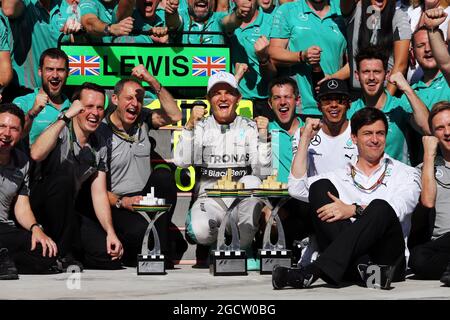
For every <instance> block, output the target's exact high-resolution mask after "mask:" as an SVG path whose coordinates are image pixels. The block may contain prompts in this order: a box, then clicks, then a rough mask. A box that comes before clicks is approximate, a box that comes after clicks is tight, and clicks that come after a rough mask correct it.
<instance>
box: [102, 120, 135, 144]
mask: <svg viewBox="0 0 450 320" xmlns="http://www.w3.org/2000/svg"><path fill="white" fill-rule="evenodd" d="M106 122H107V123H108V125H109V126H110V128H111V130H112V132H113V133H114V134H115V135H116V136H118V137H119V138H120V139H122V140H125V141H127V142H130V143H135V142H136V141H137V140H136V138H135V137H134V136H130V135H129V134H128V133H127V132H126V131H124V130H120V129H119V128H117V127H116V125H115V124H114V123H113V122H112V121H111V115H108V116H107V117H106Z"/></svg>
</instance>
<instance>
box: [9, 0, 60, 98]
mask: <svg viewBox="0 0 450 320" xmlns="http://www.w3.org/2000/svg"><path fill="white" fill-rule="evenodd" d="M1 4H2V10H3V13H4V15H5V16H6V17H8V18H9V23H10V27H11V32H12V43H13V45H12V52H11V58H12V66H13V70H14V78H13V81H12V84H13V85H14V87H16V88H17V89H15V92H18V91H19V90H18V87H25V88H28V89H34V88H36V87H39V86H40V85H41V83H40V76H39V74H38V66H39V57H40V56H41V54H42V52H44V51H45V50H46V49H48V48H52V47H56V41H55V39H54V38H53V37H50V36H49V35H50V34H51V26H50V15H49V12H50V11H51V10H52V8H53V7H54V6H55V5H56V1H54V0H52V1H45V2H40V1H39V0H2V2H1ZM29 91H30V90H28V92H29Z"/></svg>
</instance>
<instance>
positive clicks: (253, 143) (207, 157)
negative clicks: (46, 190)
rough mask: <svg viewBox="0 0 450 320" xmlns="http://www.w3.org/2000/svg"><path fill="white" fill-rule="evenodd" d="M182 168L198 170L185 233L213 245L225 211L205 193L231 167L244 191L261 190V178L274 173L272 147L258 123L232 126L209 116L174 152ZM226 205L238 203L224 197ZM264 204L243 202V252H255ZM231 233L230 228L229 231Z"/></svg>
mask: <svg viewBox="0 0 450 320" xmlns="http://www.w3.org/2000/svg"><path fill="white" fill-rule="evenodd" d="M174 160H175V164H176V165H177V166H179V167H183V168H186V167H189V166H191V165H193V166H194V167H195V169H196V185H195V188H194V199H196V200H195V202H194V204H193V205H192V207H191V209H190V211H189V212H188V215H187V220H186V231H187V233H188V235H189V237H190V238H191V239H192V240H194V241H196V242H197V243H200V244H203V245H211V244H213V243H214V242H215V241H216V240H217V232H218V228H219V226H220V224H221V223H222V220H223V218H224V217H225V214H226V212H225V211H224V209H223V208H222V207H221V206H220V205H219V204H218V203H217V202H216V201H215V200H214V199H212V198H207V197H206V192H205V189H208V188H211V189H212V188H213V186H214V184H215V183H216V181H217V180H219V179H220V178H221V177H222V176H224V175H226V173H227V169H228V168H232V176H233V181H239V182H243V183H244V185H245V188H257V187H259V184H260V183H261V180H260V178H258V176H259V177H262V176H267V175H270V174H271V148H270V142H267V139H266V137H259V135H258V130H257V127H256V123H255V122H254V121H253V120H250V119H247V118H243V117H240V116H237V117H236V118H235V119H234V121H233V122H232V123H230V124H228V125H221V124H219V123H217V122H216V120H215V119H214V117H213V116H209V117H207V118H205V119H203V120H202V121H200V122H198V123H197V125H196V126H195V129H194V130H192V131H190V130H186V129H183V132H182V134H181V137H180V140H179V142H178V145H177V147H176V150H175V152H174ZM223 200H224V202H225V203H226V205H227V206H229V205H231V203H232V202H233V200H234V199H233V198H224V199H223ZM262 207H263V203H262V202H261V201H260V200H258V199H255V198H247V199H244V200H243V201H241V202H240V204H239V205H238V207H237V208H236V210H234V212H233V215H234V218H235V221H237V222H238V228H239V236H240V243H241V248H244V249H245V248H248V247H250V245H251V243H252V241H253V238H254V236H255V233H256V232H257V230H258V228H259V218H260V215H261V209H262ZM227 229H228V230H229V228H227Z"/></svg>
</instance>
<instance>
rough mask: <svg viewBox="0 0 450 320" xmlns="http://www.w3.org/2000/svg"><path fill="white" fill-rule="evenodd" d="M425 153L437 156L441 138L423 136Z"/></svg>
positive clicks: (426, 155) (425, 155)
mask: <svg viewBox="0 0 450 320" xmlns="http://www.w3.org/2000/svg"><path fill="white" fill-rule="evenodd" d="M422 143H423V154H424V158H425V157H433V158H435V157H436V154H437V148H438V144H439V139H438V138H436V137H435V136H423V137H422Z"/></svg>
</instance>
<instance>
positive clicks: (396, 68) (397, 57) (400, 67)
mask: <svg viewBox="0 0 450 320" xmlns="http://www.w3.org/2000/svg"><path fill="white" fill-rule="evenodd" d="M409 44H410V40H407V39H405V40H398V41H394V65H393V66H392V70H391V73H392V74H394V73H397V72H400V73H401V74H405V73H406V70H407V69H408V54H409V51H408V50H409ZM387 90H388V91H389V93H390V94H391V95H392V96H393V95H395V92H396V91H397V87H396V86H395V85H394V84H393V83H388V85H387Z"/></svg>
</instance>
